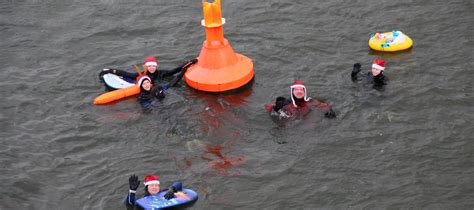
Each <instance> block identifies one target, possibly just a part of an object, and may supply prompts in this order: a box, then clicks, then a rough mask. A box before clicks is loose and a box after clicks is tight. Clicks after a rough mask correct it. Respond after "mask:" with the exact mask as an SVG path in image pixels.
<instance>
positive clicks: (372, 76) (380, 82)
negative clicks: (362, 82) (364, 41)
mask: <svg viewBox="0 0 474 210" xmlns="http://www.w3.org/2000/svg"><path fill="white" fill-rule="evenodd" d="M361 66H362V65H360V63H355V64H354V66H353V69H352V72H351V78H352V81H353V82H356V81H359V78H358V75H359V72H360V71H361ZM384 70H385V61H384V60H382V59H378V58H377V59H375V60H374V62H373V63H372V70H371V71H370V72H367V79H368V81H369V82H370V83H372V87H373V88H374V89H376V90H383V88H384V86H385V85H386V84H387V81H388V78H387V77H385V75H384V74H383V72H384Z"/></svg>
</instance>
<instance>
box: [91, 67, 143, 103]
mask: <svg viewBox="0 0 474 210" xmlns="http://www.w3.org/2000/svg"><path fill="white" fill-rule="evenodd" d="M135 70H136V71H137V73H138V74H139V75H140V76H138V77H137V84H139V83H140V78H142V77H143V76H145V75H146V73H147V71H148V68H147V66H146V65H144V66H143V73H142V72H141V71H140V68H138V66H137V65H135ZM140 91H141V90H140V86H138V85H132V86H130V87H126V88H122V89H118V90H114V91H110V92H107V93H104V94H102V95H100V96H97V97H96V98H95V99H94V104H95V105H102V104H106V103H110V102H112V101H116V100H120V99H122V98H126V97H129V96H133V95H137V94H139V93H140Z"/></svg>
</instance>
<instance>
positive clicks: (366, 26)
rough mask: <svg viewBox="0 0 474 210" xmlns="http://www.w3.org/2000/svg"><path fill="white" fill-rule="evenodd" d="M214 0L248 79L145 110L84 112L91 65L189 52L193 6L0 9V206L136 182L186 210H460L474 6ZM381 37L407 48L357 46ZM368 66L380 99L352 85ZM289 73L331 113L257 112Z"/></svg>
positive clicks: (100, 200) (108, 3) (6, 5)
mask: <svg viewBox="0 0 474 210" xmlns="http://www.w3.org/2000/svg"><path fill="white" fill-rule="evenodd" d="M223 1H224V2H223V9H222V10H223V16H224V17H225V18H226V21H227V23H226V25H224V31H225V35H226V38H227V39H228V40H229V41H230V42H231V43H232V45H233V47H234V49H235V50H236V51H237V52H240V53H242V54H245V55H247V56H248V57H250V58H252V59H253V61H254V65H255V74H256V77H255V83H254V85H253V86H252V88H251V89H249V90H247V91H245V92H243V93H240V94H234V95H228V96H215V95H207V94H202V93H198V92H196V91H193V90H191V89H190V88H188V87H187V86H186V85H185V84H184V83H181V86H180V87H178V88H176V89H173V90H170V91H169V93H168V97H167V98H166V100H165V101H164V102H163V104H160V105H158V106H157V107H155V109H154V110H153V111H151V112H143V110H142V109H141V108H140V106H139V105H138V103H137V101H136V100H135V99H133V98H132V99H128V100H124V101H121V102H119V103H115V104H112V105H108V106H94V105H92V100H93V99H94V98H95V97H96V96H97V95H99V94H101V93H103V92H104V88H103V84H102V83H100V81H99V80H98V73H99V70H100V69H102V68H104V67H116V66H118V67H130V66H131V65H133V64H135V63H140V62H141V61H142V59H143V58H144V57H146V56H150V55H154V56H157V57H158V58H159V59H160V60H161V62H162V67H163V68H166V67H170V68H171V67H175V66H177V65H179V64H181V63H182V62H183V61H184V60H187V59H190V58H193V57H195V56H197V55H198V53H199V50H200V48H201V44H202V41H203V40H204V38H205V36H204V29H203V28H202V27H201V26H200V20H201V18H202V10H201V3H200V1H182V0H178V1H164V0H157V1H151V0H145V1H126V0H98V1H76V0H65V1H64V0H44V1H39V0H15V1H13V0H3V1H1V2H0V35H1V40H2V41H1V44H0V48H1V49H2V53H1V54H0V66H1V71H0V77H1V78H2V81H0V93H1V98H2V100H1V102H0V108H1V112H0V123H1V132H0V137H1V139H0V141H1V144H2V147H1V149H0V163H1V169H0V174H1V175H0V194H1V196H0V209H122V208H123V207H122V201H123V199H124V197H125V195H126V193H127V188H128V183H127V180H128V176H129V175H131V174H137V175H139V176H140V178H141V179H143V178H142V177H143V176H144V175H145V174H149V173H155V174H157V175H158V176H159V177H160V180H161V182H162V183H163V185H164V186H167V185H169V184H171V182H172V181H174V180H181V181H183V182H184V183H185V185H186V186H187V187H190V188H193V189H195V190H196V191H197V192H198V193H199V195H200V198H199V200H198V201H197V202H196V203H195V205H194V206H193V208H194V209H234V208H242V209H261V208H269V209H292V208H298V209H301V208H319V209H385V208H389V209H473V207H474V199H473V198H474V187H473V186H474V185H473V183H474V178H473V177H474V156H473V154H474V144H473V138H472V134H473V132H474V129H473V124H472V121H473V120H474V110H473V105H474V98H473V96H472V93H473V88H472V85H473V83H474V82H473V81H474V80H473V76H474V75H473V69H472V66H473V64H474V63H473V55H472V52H473V50H474V49H473V34H474V33H473V32H474V31H473V28H474V21H473V20H474V15H473V14H474V12H473V11H474V10H473V9H474V7H473V1H471V0H453V1H438V0H432V1H408V0H405V1H386V0H384V1H375V0H370V1H279V0H274V1H269V0H262V1H236V0H223ZM392 29H399V30H401V31H403V32H405V33H406V34H408V35H409V36H410V37H411V38H412V39H413V40H414V47H413V49H411V50H409V51H405V52H400V53H391V54H389V53H376V52H373V51H370V50H369V48H368V46H367V40H368V38H369V34H370V33H373V32H376V31H379V32H380V31H390V30H392ZM375 57H380V58H383V59H385V60H386V61H387V62H388V64H387V70H386V71H385V72H386V73H385V74H386V75H387V76H388V77H389V78H390V82H391V83H390V84H389V86H388V87H387V89H386V91H384V92H378V91H375V90H371V89H370V88H367V87H365V86H364V85H361V84H353V83H352V82H351V81H350V76H349V74H350V71H351V69H352V64H353V63H355V62H361V63H362V64H363V68H364V67H365V70H368V68H367V67H368V66H369V65H370V62H371V60H373V59H374V58H375ZM295 79H300V80H303V81H305V82H306V85H307V87H308V89H309V93H310V95H311V96H313V97H317V98H320V99H323V100H325V101H326V102H328V103H329V104H330V105H332V106H333V107H334V109H335V110H336V111H337V113H338V118H337V119H335V120H326V119H323V118H322V117H321V113H320V112H318V111H315V112H313V113H311V114H310V116H308V117H307V118H306V119H302V120H298V121H296V122H291V123H288V124H287V125H286V126H279V125H278V124H277V123H275V122H274V121H272V119H271V118H270V117H269V116H268V114H267V113H265V111H264V109H263V104H265V103H267V102H270V101H271V100H273V99H274V98H275V97H276V96H279V95H284V94H288V92H289V89H288V86H289V85H290V84H291V83H292V82H293V81H294V80H295Z"/></svg>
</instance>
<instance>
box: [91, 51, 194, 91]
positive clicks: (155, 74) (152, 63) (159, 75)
mask: <svg viewBox="0 0 474 210" xmlns="http://www.w3.org/2000/svg"><path fill="white" fill-rule="evenodd" d="M196 62H197V59H192V60H189V61H187V62H186V63H185V64H183V65H181V66H179V67H177V68H175V69H172V70H158V63H157V62H156V58H155V57H148V58H146V59H145V64H144V66H146V67H147V69H148V71H147V73H146V75H147V76H149V77H150V79H151V82H152V83H154V84H155V83H158V82H160V81H161V80H163V78H165V77H169V76H173V75H175V74H176V73H178V72H183V71H184V70H185V67H189V66H190V65H192V64H195V63H196ZM109 73H111V74H115V75H118V76H122V77H128V78H132V79H137V78H138V77H139V76H140V74H139V73H136V72H133V73H132V72H127V71H123V70H119V69H104V70H102V72H100V75H99V77H100V78H102V76H103V75H104V74H109Z"/></svg>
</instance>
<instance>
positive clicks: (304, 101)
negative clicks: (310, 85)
mask: <svg viewBox="0 0 474 210" xmlns="http://www.w3.org/2000/svg"><path fill="white" fill-rule="evenodd" d="M290 90H291V99H287V98H285V97H282V96H280V97H277V98H276V100H275V103H274V104H266V105H265V109H266V110H267V111H269V112H270V113H272V114H274V115H278V116H280V117H282V118H288V117H297V116H304V115H306V114H307V113H309V112H310V111H311V110H312V109H313V107H319V108H321V109H323V110H325V113H324V116H325V117H326V118H335V117H336V112H334V110H332V108H331V107H330V106H329V105H327V104H325V103H322V102H320V101H318V100H316V99H313V98H310V97H308V96H307V94H306V87H305V86H304V84H303V82H300V81H296V82H295V83H294V84H293V85H291V86H290Z"/></svg>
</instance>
